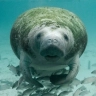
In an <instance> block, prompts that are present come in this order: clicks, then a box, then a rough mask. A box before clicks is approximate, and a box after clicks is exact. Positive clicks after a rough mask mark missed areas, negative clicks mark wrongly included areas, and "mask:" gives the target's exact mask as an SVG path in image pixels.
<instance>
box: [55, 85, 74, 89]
mask: <svg viewBox="0 0 96 96" xmlns="http://www.w3.org/2000/svg"><path fill="white" fill-rule="evenodd" d="M73 88H74V87H73V86H72V85H70V84H63V85H60V86H59V87H58V88H57V90H61V91H72V89H73Z"/></svg>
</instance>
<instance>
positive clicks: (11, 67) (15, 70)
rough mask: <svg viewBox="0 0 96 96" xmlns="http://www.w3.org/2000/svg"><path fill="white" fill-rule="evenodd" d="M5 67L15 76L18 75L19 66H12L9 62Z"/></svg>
mask: <svg viewBox="0 0 96 96" xmlns="http://www.w3.org/2000/svg"><path fill="white" fill-rule="evenodd" d="M7 67H9V70H10V71H12V72H13V73H14V74H15V75H16V76H20V70H19V66H17V67H14V66H13V65H10V64H9V65H8V66H7Z"/></svg>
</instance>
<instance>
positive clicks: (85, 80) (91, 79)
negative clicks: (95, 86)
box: [81, 76, 96, 84]
mask: <svg viewBox="0 0 96 96" xmlns="http://www.w3.org/2000/svg"><path fill="white" fill-rule="evenodd" d="M95 80H96V77H95V76H92V77H87V78H85V79H84V80H82V81H81V84H87V83H92V82H93V81H95Z"/></svg>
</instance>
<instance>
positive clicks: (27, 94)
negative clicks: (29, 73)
mask: <svg viewBox="0 0 96 96" xmlns="http://www.w3.org/2000/svg"><path fill="white" fill-rule="evenodd" d="M34 91H35V90H33V89H27V90H25V91H24V92H23V94H22V96H29V95H30V94H31V93H32V92H34Z"/></svg>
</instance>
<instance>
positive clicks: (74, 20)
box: [10, 7, 87, 58]
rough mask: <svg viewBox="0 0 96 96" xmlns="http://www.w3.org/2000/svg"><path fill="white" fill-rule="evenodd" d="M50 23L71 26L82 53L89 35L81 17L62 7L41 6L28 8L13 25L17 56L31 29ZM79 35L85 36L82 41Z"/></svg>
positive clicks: (13, 41)
mask: <svg viewBox="0 0 96 96" xmlns="http://www.w3.org/2000/svg"><path fill="white" fill-rule="evenodd" d="M50 24H54V25H56V26H60V27H66V26H67V27H69V29H71V31H72V32H73V35H74V38H75V39H76V41H75V42H76V47H78V48H79V47H82V48H81V54H82V52H83V51H84V49H85V46H86V43H87V35H86V30H85V28H84V26H83V24H82V22H81V21H80V20H79V18H78V17H77V16H76V15H74V14H73V13H72V12H69V11H67V10H64V9H61V8H54V7H40V8H34V9H31V10H28V11H26V12H25V13H23V14H22V15H20V17H19V18H18V19H17V20H16V22H15V24H14V25H13V27H12V30H11V34H10V42H11V46H12V49H13V51H14V53H15V54H16V56H17V57H18V58H20V46H21V43H22V42H24V40H25V39H26V38H27V36H28V33H29V32H30V30H32V29H34V28H35V27H36V26H38V25H39V26H40V25H45V26H49V25H50ZM79 37H82V38H83V40H82V42H80V40H79V39H77V38H79ZM85 38H86V40H85ZM84 42H85V43H84ZM77 44H78V45H77ZM25 46H26V44H25ZM26 47H27V46H26ZM78 48H77V49H78ZM77 51H78V50H77ZM73 52H76V51H73Z"/></svg>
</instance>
